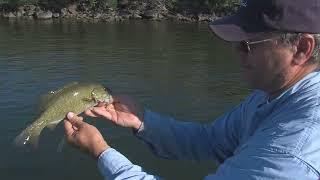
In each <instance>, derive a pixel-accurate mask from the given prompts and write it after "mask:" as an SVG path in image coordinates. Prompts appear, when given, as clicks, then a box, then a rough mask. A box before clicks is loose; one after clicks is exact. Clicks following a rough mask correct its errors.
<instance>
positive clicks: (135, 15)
mask: <svg viewBox="0 0 320 180" xmlns="http://www.w3.org/2000/svg"><path fill="white" fill-rule="evenodd" d="M132 18H134V19H142V16H140V14H138V13H133V14H132Z"/></svg>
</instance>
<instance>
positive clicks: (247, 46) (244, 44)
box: [238, 38, 274, 54]
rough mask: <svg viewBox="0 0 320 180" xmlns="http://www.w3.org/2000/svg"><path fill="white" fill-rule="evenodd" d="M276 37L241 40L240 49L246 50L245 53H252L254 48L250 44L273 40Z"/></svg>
mask: <svg viewBox="0 0 320 180" xmlns="http://www.w3.org/2000/svg"><path fill="white" fill-rule="evenodd" d="M273 40H274V38H272V39H271V38H270V39H263V40H259V41H251V42H250V41H240V42H239V44H238V49H239V50H240V51H241V52H245V53H248V54H249V53H251V50H252V48H251V47H250V46H252V45H256V44H260V43H264V42H268V41H273Z"/></svg>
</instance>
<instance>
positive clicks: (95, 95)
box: [14, 82, 112, 148]
mask: <svg viewBox="0 0 320 180" xmlns="http://www.w3.org/2000/svg"><path fill="white" fill-rule="evenodd" d="M99 102H104V103H107V104H109V103H111V102H112V96H111V94H110V91H109V90H107V89H106V88H104V87H103V86H102V85H100V84H96V83H78V82H74V83H70V84H67V85H65V86H64V87H62V88H60V89H58V90H57V91H51V92H50V93H48V94H47V95H45V96H43V97H42V99H41V103H40V115H39V116H38V118H37V119H36V120H35V121H34V122H33V123H32V124H31V125H29V126H28V127H27V128H26V129H25V130H23V131H22V132H21V133H20V134H19V135H18V136H17V137H16V138H15V140H14V144H15V145H17V146H24V145H27V144H30V145H32V146H33V147H34V148H36V147H37V146H38V141H39V136H40V133H41V131H42V130H43V128H45V127H48V128H50V129H54V128H55V127H56V126H57V124H58V123H59V122H60V121H62V120H63V119H64V118H65V116H66V114H67V113H68V112H74V113H76V114H80V113H82V112H84V111H85V110H86V109H88V108H90V107H93V106H96V105H97V104H98V103H99Z"/></svg>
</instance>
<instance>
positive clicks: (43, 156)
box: [0, 19, 248, 180]
mask: <svg viewBox="0 0 320 180" xmlns="http://www.w3.org/2000/svg"><path fill="white" fill-rule="evenodd" d="M230 52H231V51H230V49H229V46H228V44H226V43H223V42H222V41H220V40H218V39H217V38H215V37H214V36H213V35H212V34H211V33H210V32H209V30H208V27H207V25H206V24H193V23H177V22H151V21H128V22H120V23H80V22H74V21H62V22H61V21H28V20H23V21H16V20H6V19H2V20H0V113H1V116H2V117H1V119H0V121H1V126H0V147H1V150H0V154H1V155H0V179H3V180H7V179H10V180H21V179H24V180H43V179H46V180H51V179H52V180H56V179H76V180H87V179H102V177H101V176H100V174H99V172H98V171H97V168H96V161H95V160H94V159H92V158H91V157H89V156H87V155H86V154H83V153H82V152H79V151H78V150H76V149H74V148H72V147H70V146H68V145H66V146H64V147H63V150H62V152H57V146H58V143H59V141H60V140H61V138H62V137H63V127H62V124H60V125H59V126H58V127H57V129H56V130H54V131H50V130H48V129H45V130H44V131H43V132H42V134H41V139H40V147H39V148H38V149H37V150H35V151H31V150H29V149H27V148H23V149H17V148H15V147H13V146H12V140H13V139H14V137H15V136H16V135H18V134H19V133H20V132H21V131H22V130H23V129H24V128H25V127H26V125H27V124H29V123H30V122H32V121H33V120H34V119H35V118H36V117H37V109H38V108H37V103H38V98H39V96H40V95H41V94H44V93H46V92H48V91H50V90H54V89H56V88H58V87H60V86H62V85H64V84H66V83H68V82H71V81H95V82H100V83H102V84H104V85H105V86H107V87H109V88H110V89H112V90H113V92H114V93H117V94H128V95H131V96H133V97H134V98H136V99H138V100H139V102H141V103H143V104H144V105H145V106H146V107H148V108H149V109H151V110H153V111H157V112H160V113H164V114H168V115H171V116H174V117H175V118H177V119H179V120H192V121H197V122H200V123H207V122H211V121H213V120H214V119H215V118H216V117H217V116H219V115H221V114H222V113H223V112H225V111H227V110H229V109H230V108H232V107H233V106H234V105H236V104H237V103H239V102H240V101H241V100H242V99H243V98H244V97H245V96H246V95H247V93H248V89H247V87H246V85H245V84H244V83H242V82H243V81H242V79H241V75H240V72H239V68H238V64H237V62H236V60H234V58H233V57H232V56H231V53H230ZM86 120H87V121H88V122H89V123H92V124H94V125H96V126H97V127H98V129H99V130H101V132H102V133H103V136H104V137H105V138H106V139H107V142H108V144H110V145H111V146H112V147H114V148H116V149H117V150H118V151H120V152H122V153H123V154H124V155H126V156H127V157H128V158H129V159H130V160H131V161H132V162H133V163H135V164H138V165H141V166H142V167H144V169H145V170H146V171H147V172H150V173H153V174H156V175H159V176H161V177H164V178H165V179H202V178H203V177H204V176H205V175H206V174H208V173H210V172H214V170H215V165H214V163H213V162H194V161H173V160H163V159H159V158H157V157H155V156H154V155H153V154H152V153H151V152H150V151H149V150H148V149H147V148H146V146H144V145H143V143H141V142H140V141H139V140H137V139H136V138H135V137H134V136H132V132H131V130H129V129H124V128H119V127H115V126H114V125H112V124H111V123H109V122H105V121H103V120H101V119H98V120H95V119H91V118H87V119H86Z"/></svg>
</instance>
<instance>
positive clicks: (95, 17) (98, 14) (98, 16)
mask: <svg viewBox="0 0 320 180" xmlns="http://www.w3.org/2000/svg"><path fill="white" fill-rule="evenodd" d="M101 16H102V14H101V13H96V14H95V15H94V16H93V18H94V19H100V18H101Z"/></svg>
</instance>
